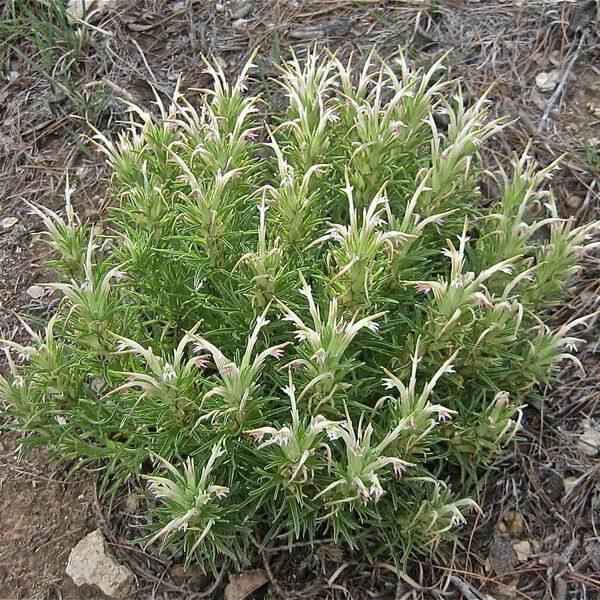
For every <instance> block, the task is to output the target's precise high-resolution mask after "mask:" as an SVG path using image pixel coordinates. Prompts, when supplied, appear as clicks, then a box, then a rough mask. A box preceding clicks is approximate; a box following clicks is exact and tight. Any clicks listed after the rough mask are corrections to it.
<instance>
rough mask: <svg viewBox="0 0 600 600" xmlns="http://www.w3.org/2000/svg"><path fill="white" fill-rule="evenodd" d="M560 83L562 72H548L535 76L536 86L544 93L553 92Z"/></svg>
mask: <svg viewBox="0 0 600 600" xmlns="http://www.w3.org/2000/svg"><path fill="white" fill-rule="evenodd" d="M559 81H560V71H558V70H556V71H548V72H547V73H546V72H542V73H538V74H537V75H536V76H535V85H537V86H538V88H539V89H540V90H542V92H553V91H554V89H555V88H556V86H557V85H558V82H559Z"/></svg>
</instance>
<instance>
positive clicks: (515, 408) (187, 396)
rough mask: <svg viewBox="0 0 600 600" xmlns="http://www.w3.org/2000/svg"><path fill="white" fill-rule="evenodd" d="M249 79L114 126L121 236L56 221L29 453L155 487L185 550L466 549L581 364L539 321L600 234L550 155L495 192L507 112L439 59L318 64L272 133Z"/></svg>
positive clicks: (169, 540) (162, 518)
mask: <svg viewBox="0 0 600 600" xmlns="http://www.w3.org/2000/svg"><path fill="white" fill-rule="evenodd" d="M250 66H251V65H250V64H248V65H247V67H246V68H245V69H244V72H243V73H242V74H241V76H240V77H239V79H238V80H237V81H235V82H234V83H233V85H231V84H229V83H228V82H227V81H226V79H225V77H224V74H223V73H222V72H221V71H220V70H219V69H218V67H212V66H209V67H208V69H209V72H210V73H211V74H212V76H213V78H214V89H211V90H206V94H205V102H204V104H203V105H202V107H201V108H200V109H199V110H197V109H195V108H194V107H192V106H191V105H190V104H189V103H188V102H187V101H186V100H185V98H184V97H183V95H182V94H180V93H179V92H177V93H176V94H175V97H174V98H173V100H172V103H171V105H170V106H164V105H163V104H162V103H161V102H160V100H158V101H157V104H158V107H159V109H160V112H161V116H160V118H158V119H155V118H153V117H152V116H151V115H150V114H148V113H146V112H144V111H143V110H141V109H140V108H138V107H135V106H132V107H131V111H132V120H131V124H130V127H129V130H128V131H126V132H124V133H122V134H121V136H120V139H119V141H118V143H113V142H111V141H109V140H108V139H106V138H105V137H104V136H102V135H101V134H99V133H98V140H99V143H100V145H101V147H102V148H103V150H104V151H105V153H106V155H107V158H108V161H109V163H110V165H111V168H112V171H113V177H112V189H113V193H114V196H115V204H116V208H115V210H114V213H113V215H112V218H111V219H110V220H109V221H107V222H106V223H104V228H103V230H102V231H98V230H89V228H87V227H86V225H85V224H81V223H79V221H78V220H77V218H76V217H75V215H74V214H73V212H72V209H71V207H70V202H69V201H68V202H67V220H66V221H65V220H63V218H62V217H60V216H58V215H56V214H53V213H50V212H49V211H48V210H46V209H42V208H35V209H34V210H35V211H36V212H37V213H38V215H40V216H42V217H43V218H44V220H45V222H46V224H47V226H48V230H49V233H50V236H49V243H50V245H51V246H52V248H53V249H54V250H55V251H56V255H57V258H56V259H55V261H54V262H53V264H54V266H55V267H56V268H57V270H58V273H59V277H60V278H61V279H60V280H59V282H58V283H54V284H52V285H51V286H49V287H50V288H52V289H53V290H57V291H58V292H60V293H61V294H62V296H63V300H62V302H61V304H60V306H59V307H58V309H57V312H56V314H55V315H54V316H53V318H52V319H51V321H50V322H49V324H48V326H47V328H46V331H45V333H43V334H37V333H33V332H32V336H33V341H32V343H31V345H30V346H23V345H19V344H17V343H14V342H6V344H5V349H6V354H7V356H8V358H9V362H10V367H11V374H10V375H9V376H8V378H7V379H3V380H2V381H1V395H2V397H3V398H4V401H5V403H6V405H7V407H8V408H7V410H8V411H9V413H10V414H11V415H12V417H13V420H14V423H15V424H16V427H17V428H19V429H22V430H24V431H28V432H30V435H29V436H27V437H26V440H25V443H26V444H27V445H29V446H31V445H44V446H47V447H49V448H50V449H51V451H52V454H53V456H55V457H56V458H58V459H60V460H67V461H72V464H73V465H74V468H78V467H81V466H83V465H86V464H90V463H93V464H94V465H96V466H100V467H102V468H103V470H104V473H105V482H106V485H110V486H112V488H113V489H118V487H119V485H121V484H122V483H123V482H125V480H128V479H132V480H134V481H139V478H146V479H148V480H149V482H150V487H149V494H150V495H151V496H152V497H154V498H155V500H153V501H152V504H153V506H154V507H155V508H154V513H155V526H154V530H153V532H152V533H150V534H149V535H148V540H149V541H150V542H154V541H158V540H160V542H161V543H162V545H163V547H166V546H171V545H173V546H176V547H178V548H180V549H182V550H183V551H184V552H185V554H186V557H187V560H188V561H191V560H199V561H200V562H201V563H202V564H208V565H211V566H213V567H214V564H215V561H216V557H217V555H218V554H219V553H223V554H226V555H229V556H231V557H232V558H234V559H235V560H237V561H240V562H242V561H243V560H244V546H245V544H246V543H247V541H248V539H249V535H250V534H251V533H254V534H256V535H258V537H259V538H260V539H261V540H262V541H263V543H265V544H267V543H269V542H271V541H273V540H274V539H276V538H277V539H279V540H281V538H283V539H284V540H289V541H290V542H291V541H293V540H294V539H297V538H300V537H301V538H307V539H309V540H310V539H314V538H315V536H317V535H322V534H324V533H326V532H327V533H328V534H332V535H333V536H335V537H336V538H338V539H340V540H344V541H345V542H346V543H347V544H348V545H349V546H351V547H353V548H357V549H359V550H360V551H361V552H363V553H365V554H366V555H367V556H369V557H370V558H372V559H374V558H376V557H377V556H379V555H381V554H383V553H391V554H393V556H394V557H395V560H396V561H398V562H399V563H402V562H403V561H405V560H406V559H407V557H408V555H409V553H410V552H411V551H416V552H428V551H431V550H433V549H435V547H436V545H437V544H438V542H439V540H440V539H443V538H447V537H449V536H452V530H453V528H454V526H456V525H457V524H458V523H460V522H462V521H464V518H465V511H467V510H468V509H469V508H471V507H474V506H475V503H474V502H473V500H472V499H470V498H468V497H464V496H465V495H467V496H468V492H469V490H471V489H472V488H473V484H474V483H477V481H478V478H479V477H480V476H481V474H482V472H483V471H482V470H483V469H484V468H485V467H486V466H487V465H489V464H490V462H491V461H492V460H493V459H494V457H496V456H497V455H498V453H499V452H500V451H501V449H502V447H503V446H504V445H506V444H507V442H508V441H509V440H510V439H511V438H512V437H513V436H514V434H515V432H516V431H517V430H518V428H519V424H520V420H521V413H520V409H521V407H522V406H523V403H524V402H525V401H526V399H527V396H528V394H529V393H530V392H531V390H532V388H533V386H535V385H536V384H537V383H545V382H548V381H550V380H551V379H552V370H553V368H554V367H555V365H556V364H557V363H558V362H559V361H561V360H563V359H571V360H573V361H575V362H576V363H577V359H576V358H575V357H574V356H572V355H571V354H570V350H572V349H573V348H574V346H575V345H576V344H577V343H578V341H580V340H578V339H577V338H575V337H573V336H572V335H571V330H572V329H574V328H575V327H577V326H579V325H581V324H583V323H584V321H585V320H582V319H579V320H577V321H575V322H573V323H571V324H569V325H566V326H564V327H562V328H561V329H559V330H558V331H551V330H550V329H549V328H548V327H547V326H546V325H545V324H544V312H543V310H542V309H543V308H544V307H547V306H550V305H552V304H553V303H555V302H557V301H558V300H560V298H561V296H562V295H563V293H564V292H563V283H564V282H565V280H567V279H568V277H569V276H570V275H571V274H572V273H573V272H574V271H575V269H576V268H577V261H578V258H579V256H580V255H581V253H582V252H585V251H586V250H588V249H590V248H592V247H594V246H596V244H597V242H593V241H590V240H589V238H590V236H591V235H592V234H593V233H594V232H595V231H596V230H597V225H596V224H591V225H585V226H581V227H575V226H574V224H573V222H572V221H565V220H562V219H560V218H558V217H557V215H556V210H555V207H554V203H553V200H552V195H551V193H550V192H549V191H547V190H545V189H544V184H545V182H546V179H547V178H549V177H550V176H551V174H552V172H553V170H554V169H555V168H556V166H555V165H551V166H550V167H547V168H544V169H539V168H538V167H537V165H536V164H535V163H534V162H533V161H531V160H530V159H529V158H528V157H527V156H523V157H520V158H519V157H517V158H515V159H514V161H513V164H512V166H511V168H510V170H509V171H505V170H503V169H499V171H498V173H496V174H492V176H493V177H495V178H496V181H497V189H498V195H497V197H494V198H485V199H484V198H482V197H481V191H480V187H479V182H480V181H481V179H482V178H485V177H487V176H488V174H486V173H484V172H483V170H482V168H481V159H480V156H479V154H478V150H479V148H480V146H481V145H482V144H483V143H484V142H485V141H486V140H487V139H488V138H490V137H491V136H492V135H494V134H496V133H497V132H498V130H499V129H500V128H501V127H502V124H501V123H499V122H498V121H494V120H491V119H489V117H488V115H487V108H486V107H487V101H486V100H485V99H481V100H479V101H478V102H476V103H475V104H474V105H473V106H470V107H467V106H465V104H464V102H463V99H462V96H461V95H460V92H458V93H456V94H455V95H452V89H451V85H450V84H449V83H448V82H446V81H444V80H443V79H441V78H440V72H441V71H442V68H441V65H440V64H436V65H434V66H433V67H432V68H431V69H430V70H429V71H428V72H421V71H416V72H415V71H413V70H411V69H410V67H409V65H408V64H407V63H406V62H405V60H404V59H403V58H402V57H400V58H399V59H398V61H397V62H396V63H394V64H393V65H391V64H387V63H386V62H383V61H380V60H379V59H377V58H375V57H374V56H372V57H370V58H369V60H368V61H367V62H366V64H365V65H364V68H362V70H358V71H357V70H356V69H355V68H354V67H353V65H352V63H350V64H348V65H345V64H342V63H341V62H340V61H339V60H338V59H337V58H335V57H332V56H325V57H321V56H319V55H317V54H316V53H310V54H309V55H308V57H307V58H306V60H305V61H300V60H297V59H294V60H293V61H292V62H290V63H288V64H287V65H285V67H284V68H283V69H282V73H281V78H280V80H279V83H280V85H281V86H282V87H283V89H284V91H285V94H286V97H287V99H288V104H287V108H286V109H285V110H284V111H283V112H282V113H281V114H279V115H278V116H277V117H276V118H275V120H274V122H271V123H269V124H267V123H265V122H263V120H262V118H261V117H260V116H259V115H260V113H259V108H260V104H261V100H260V99H259V98H257V97H253V96H251V95H249V94H248V93H247V92H246V83H245V82H246V77H247V74H248V71H249V69H250ZM438 114H439V115H442V116H444V117H445V119H446V123H447V125H445V126H443V127H442V126H440V125H438V123H439V122H440V119H439V118H438ZM17 355H18V357H19V360H20V361H21V363H22V364H19V365H17V362H18V361H17V358H16V356H17ZM461 490H462V491H461ZM278 543H280V542H278ZM204 561H208V562H207V563H205V562H204Z"/></svg>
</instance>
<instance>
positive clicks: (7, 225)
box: [1, 217, 19, 229]
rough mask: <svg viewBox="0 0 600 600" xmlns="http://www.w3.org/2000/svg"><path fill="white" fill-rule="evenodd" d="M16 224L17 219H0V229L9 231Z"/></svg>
mask: <svg viewBox="0 0 600 600" xmlns="http://www.w3.org/2000/svg"><path fill="white" fill-rule="evenodd" d="M18 222H19V219H17V218H16V217H4V219H2V221H1V223H2V228H3V229H10V228H11V227H14V226H15V225H16V224H17V223H18Z"/></svg>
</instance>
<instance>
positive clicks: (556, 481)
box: [540, 469, 565, 502]
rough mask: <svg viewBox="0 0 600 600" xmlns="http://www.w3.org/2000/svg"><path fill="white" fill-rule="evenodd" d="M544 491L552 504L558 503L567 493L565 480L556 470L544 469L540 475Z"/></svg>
mask: <svg viewBox="0 0 600 600" xmlns="http://www.w3.org/2000/svg"><path fill="white" fill-rule="evenodd" d="M540 480H541V484H542V489H543V490H544V492H545V493H546V495H547V496H548V498H549V499H550V500H551V501H552V502H556V501H557V500H558V499H559V498H561V497H562V495H563V494H564V492H565V487H564V483H563V478H562V477H561V475H559V474H558V473H557V472H556V471H555V470H554V469H544V470H543V471H542V472H541V473H540Z"/></svg>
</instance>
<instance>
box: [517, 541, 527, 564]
mask: <svg viewBox="0 0 600 600" xmlns="http://www.w3.org/2000/svg"><path fill="white" fill-rule="evenodd" d="M513 548H514V549H515V552H516V553H517V560H518V561H519V562H526V561H528V560H529V557H530V556H531V544H530V543H529V542H528V541H527V540H522V541H520V542H515V543H514V544H513Z"/></svg>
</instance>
